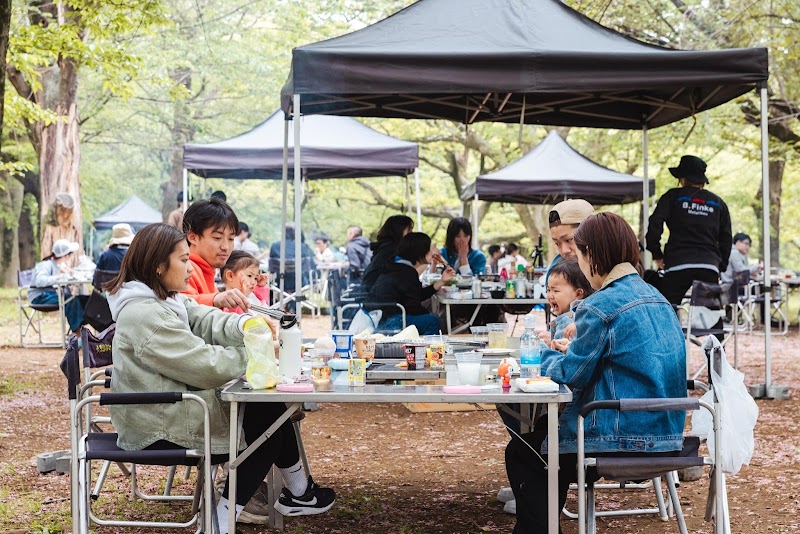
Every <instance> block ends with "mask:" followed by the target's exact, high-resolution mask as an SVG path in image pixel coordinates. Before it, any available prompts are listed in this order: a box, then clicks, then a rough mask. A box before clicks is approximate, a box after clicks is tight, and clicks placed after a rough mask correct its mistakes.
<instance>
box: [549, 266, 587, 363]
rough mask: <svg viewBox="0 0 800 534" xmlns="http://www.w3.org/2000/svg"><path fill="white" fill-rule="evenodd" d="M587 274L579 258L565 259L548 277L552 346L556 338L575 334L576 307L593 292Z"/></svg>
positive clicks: (564, 337) (561, 338) (559, 338)
mask: <svg viewBox="0 0 800 534" xmlns="http://www.w3.org/2000/svg"><path fill="white" fill-rule="evenodd" d="M593 291H594V290H593V289H592V286H590V285H589V281H588V280H587V279H586V276H584V274H583V273H582V272H581V268H580V267H579V266H578V262H577V260H564V261H561V262H559V263H557V264H556V265H554V266H553V268H552V269H550V276H549V277H548V279H547V301H548V302H549V303H550V309H551V310H552V312H553V315H555V317H553V319H552V320H551V321H550V347H551V348H555V347H554V346H553V342H554V341H555V340H557V339H558V340H563V339H570V338H572V337H574V336H575V308H576V307H577V306H578V304H580V302H581V300H583V299H585V298H586V297H588V296H589V295H591V294H592V292H593Z"/></svg>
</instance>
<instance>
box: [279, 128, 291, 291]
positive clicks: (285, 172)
mask: <svg viewBox="0 0 800 534" xmlns="http://www.w3.org/2000/svg"><path fill="white" fill-rule="evenodd" d="M285 119H286V120H284V121H283V169H282V171H281V184H282V185H283V201H282V202H281V248H280V255H281V256H280V259H279V260H278V261H279V265H280V267H279V268H278V287H279V288H280V290H281V291H280V298H281V299H282V298H283V277H284V275H285V274H286V216H287V214H286V202H287V200H288V198H287V197H288V196H289V191H288V189H289V117H285Z"/></svg>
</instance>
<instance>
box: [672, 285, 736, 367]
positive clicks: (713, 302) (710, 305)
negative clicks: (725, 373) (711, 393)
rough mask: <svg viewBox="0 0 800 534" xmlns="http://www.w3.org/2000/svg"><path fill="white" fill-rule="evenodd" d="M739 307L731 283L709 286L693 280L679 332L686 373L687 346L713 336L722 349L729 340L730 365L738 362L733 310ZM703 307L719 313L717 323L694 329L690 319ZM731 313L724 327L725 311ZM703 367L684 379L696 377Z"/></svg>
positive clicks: (734, 288)
mask: <svg viewBox="0 0 800 534" xmlns="http://www.w3.org/2000/svg"><path fill="white" fill-rule="evenodd" d="M738 305H739V294H738V288H737V284H736V283H735V282H733V283H728V284H721V285H720V284H710V283H707V282H701V281H700V280H695V281H694V282H693V283H692V293H691V296H690V297H689V313H688V317H687V321H686V326H685V327H683V332H684V335H685V337H686V372H687V374H688V373H689V372H690V371H689V349H690V347H691V344H692V343H694V344H695V345H697V346H698V347H699V346H701V345H702V338H704V337H706V336H717V338H718V339H719V340H720V343H722V345H723V346H725V344H726V343H728V341H730V340H731V339H733V341H734V345H733V347H734V348H733V359H734V362H735V363H734V365H737V364H738V361H739V338H738V335H737V334H738V330H739V325H738V314H737V313H736V310H737V308H738ZM699 307H704V308H706V309H708V310H710V311H712V312H719V314H718V315H719V320H718V321H717V322H716V323H715V324H713V325H705V326H702V327H697V326H694V325H693V318H694V316H695V314H696V313H697V311H696V310H697V308H699ZM728 308H729V309H730V310H731V317H732V319H733V324H731V325H725V324H724V323H723V321H722V317H723V316H724V312H725V310H726V309H728ZM705 367H706V364H705V362H704V363H703V365H702V366H701V367H700V369H699V370H698V371H697V372H696V373H695V374H694V376H687V378H697V377H698V376H700V373H702V371H703V369H704V368H705Z"/></svg>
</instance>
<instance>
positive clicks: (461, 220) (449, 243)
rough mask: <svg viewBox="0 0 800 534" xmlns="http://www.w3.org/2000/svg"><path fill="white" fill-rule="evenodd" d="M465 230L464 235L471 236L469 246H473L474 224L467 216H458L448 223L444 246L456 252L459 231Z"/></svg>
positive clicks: (449, 250)
mask: <svg viewBox="0 0 800 534" xmlns="http://www.w3.org/2000/svg"><path fill="white" fill-rule="evenodd" d="M461 231H463V232H464V235H468V236H469V248H472V224H470V222H469V219H467V218H466V217H456V218H455V219H453V220H451V221H450V224H448V225H447V236H446V237H445V240H444V248H446V249H447V251H448V252H451V253H454V252H455V251H456V236H457V235H458V233H459V232H461Z"/></svg>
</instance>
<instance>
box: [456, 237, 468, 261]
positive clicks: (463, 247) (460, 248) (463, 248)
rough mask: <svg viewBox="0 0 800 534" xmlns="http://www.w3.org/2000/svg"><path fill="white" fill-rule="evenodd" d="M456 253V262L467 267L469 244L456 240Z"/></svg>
mask: <svg viewBox="0 0 800 534" xmlns="http://www.w3.org/2000/svg"><path fill="white" fill-rule="evenodd" d="M455 245H456V252H457V253H458V262H459V263H460V264H461V265H469V261H468V259H467V258H468V255H469V242H468V241H460V240H458V239H457V240H456V242H455Z"/></svg>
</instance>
